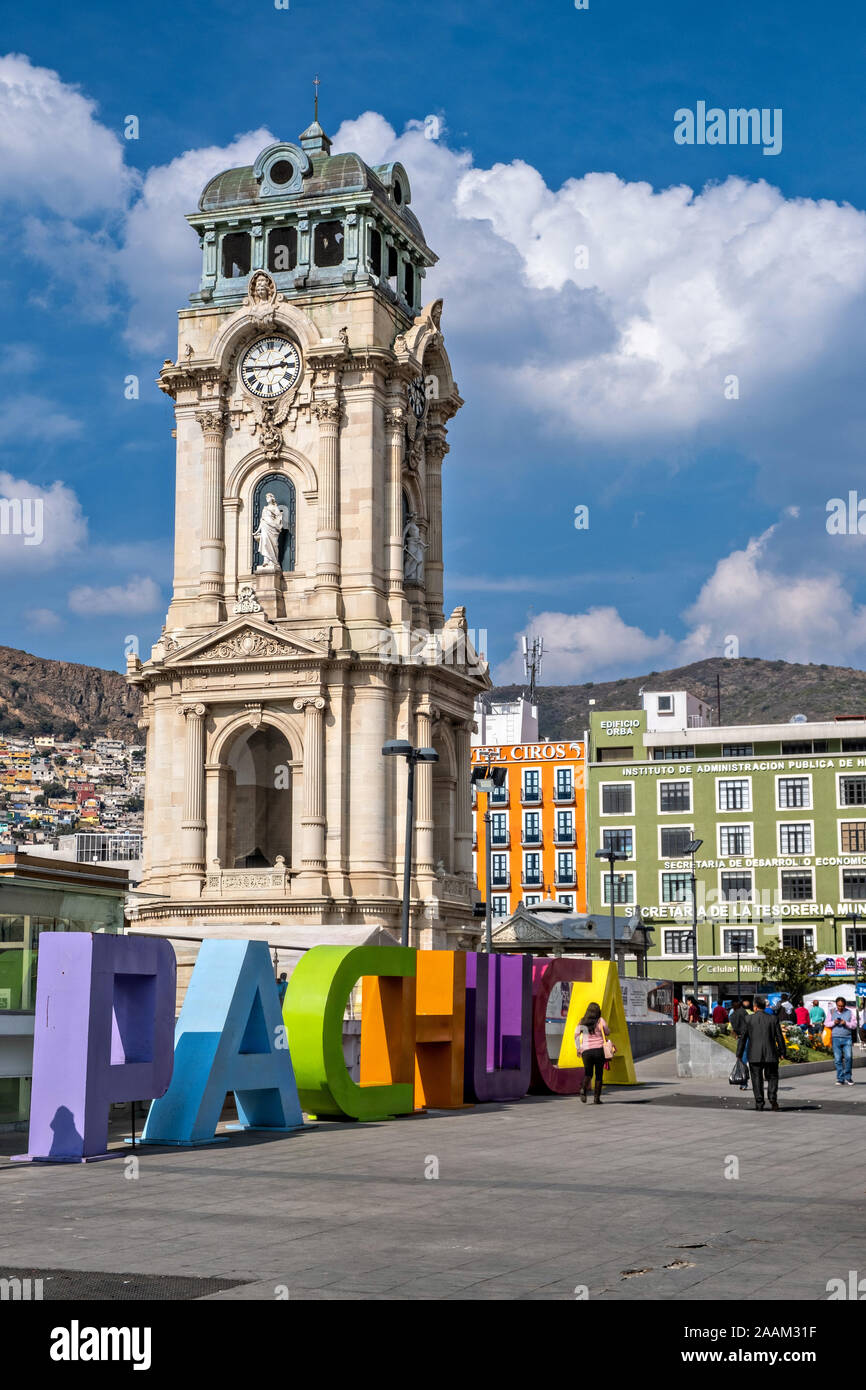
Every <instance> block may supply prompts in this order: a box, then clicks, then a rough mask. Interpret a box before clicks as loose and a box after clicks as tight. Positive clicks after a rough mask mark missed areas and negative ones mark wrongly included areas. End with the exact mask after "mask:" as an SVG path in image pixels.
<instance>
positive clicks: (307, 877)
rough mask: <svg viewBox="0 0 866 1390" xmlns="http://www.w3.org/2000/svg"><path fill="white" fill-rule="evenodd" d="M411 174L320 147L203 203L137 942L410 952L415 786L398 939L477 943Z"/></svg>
mask: <svg viewBox="0 0 866 1390" xmlns="http://www.w3.org/2000/svg"><path fill="white" fill-rule="evenodd" d="M411 201H412V194H411V186H410V183H409V178H408V175H407V173H406V170H405V169H404V168H403V167H402V165H400V164H396V163H395V164H388V165H380V166H377V167H375V168H370V167H369V166H368V165H366V164H365V163H364V161H363V160H362V159H360V158H359V157H358V156H357V155H355V154H340V155H332V154H331V142H330V140H329V139H328V137H327V135H326V134H325V132H324V131H323V130H322V128H321V126H320V125H319V124H318V122H317V121H315V122H314V123H313V125H311V126H310V127H309V129H308V130H306V131H304V133H303V135H301V136H300V138H299V140H298V142H297V143H296V144H292V143H278V144H274V145H270V146H269V147H268V148H267V149H264V150H262V152H261V154H260V155H259V156H258V158H257V159H256V161H255V163H254V164H253V165H252V166H250V167H247V168H241V169H228V170H226V171H225V172H224V173H222V174H219V175H218V176H217V177H216V178H214V179H211V181H210V182H209V183H208V185H207V186H206V188H205V189H204V191H203V193H202V195H201V198H200V201H199V206H198V209H197V211H195V212H194V213H192V214H190V215H189V218H188V220H189V222H190V223H191V225H192V227H193V228H194V230H195V231H196V232H197V234H198V236H199V241H200V245H201V249H202V277H201V283H200V285H199V288H198V290H197V291H196V292H195V293H194V294H192V295H191V297H190V303H189V306H188V307H186V308H183V309H181V310H180V314H179V337H178V353H177V360H176V361H174V362H172V361H167V362H166V363H165V364H164V366H163V368H162V371H161V373H160V376H159V386H160V388H161V389H162V390H163V391H164V392H165V393H166V394H167V395H168V396H170V397H171V399H172V401H173V402H174V413H175V421H176V429H175V436H176V439H177V474H176V496H175V551H174V585H173V594H172V599H171V604H170V607H169V610H168V615H167V618H166V622H165V626H164V628H163V630H162V633H161V635H160V637H159V640H158V641H157V642H156V644H155V645H154V647H153V649H152V652H151V655H150V657H149V659H148V660H147V661H145V662H141V661H140V660H139V659H138V657H130V659H129V670H128V675H129V679H130V680H131V681H132V682H134V683H135V684H136V685H138V687H139V688H140V689H141V691H142V695H143V717H142V725H143V727H144V728H145V729H146V736H147V783H146V791H145V812H144V830H145V836H144V839H145V849H144V876H143V880H142V884H141V888H142V893H143V896H142V899H141V904H140V905H139V907H138V908H137V909H136V918H137V921H138V923H139V924H140V925H144V926H147V925H151V926H153V927H154V928H156V929H158V930H160V931H162V932H163V933H164V934H166V935H169V936H170V935H171V934H172V929H173V928H174V929H177V928H180V927H187V928H195V929H198V928H203V929H204V931H205V934H206V930H207V927H208V926H209V925H210V926H218V925H223V926H228V925H230V924H238V923H240V924H242V925H243V927H244V929H247V928H248V929H249V931H250V934H251V935H252V934H255V933H256V932H258V931H261V929H262V927H263V926H266V925H268V926H274V925H278V926H283V927H285V926H299V927H300V926H306V927H312V928H321V939H322V940H327V939H328V929H329V928H344V927H349V926H356V927H365V926H369V927H370V928H371V929H374V928H375V927H376V926H385V927H388V928H391V929H393V930H395V931H397V930H399V920H400V902H401V894H402V865H403V854H404V824H405V815H406V791H407V769H406V764H405V762H404V761H403V759H401V758H386V757H383V756H382V752H381V750H382V745H383V744H384V743H386V742H387V741H388V740H389V739H407V740H409V741H410V742H411V743H412V744H413V745H414V746H416V747H422V746H432V747H433V748H435V750H436V751H437V753H438V755H439V756H438V761H437V762H436V763H434V764H429V763H428V764H420V765H419V766H418V768H417V772H416V778H417V781H416V795H415V812H416V814H415V830H414V859H413V876H412V916H411V923H412V941H413V944H417V945H425V946H446V945H448V946H451V947H453V946H455V945H457V944H464V945H465V944H470V943H471V941H472V940H473V939H474V937H475V935H476V927H475V925H474V923H473V917H472V905H473V901H474V899H475V896H476V894H475V890H474V879H473V872H472V831H471V812H470V788H469V762H470V757H469V744H470V734H471V730H472V717H473V701H474V699H475V697H476V696H477V695H478V693H479V692H481V691H483V690H485V689H487V688H488V687H489V684H490V682H489V677H488V675H487V668H486V663H485V662H484V661H483V659H482V658H481V657H479V656H478V655H477V653H476V652H475V650H474V648H473V645H472V643H471V641H470V640H469V634H468V630H467V626H466V617H465V610H464V609H462V608H456V609H454V611H453V612H452V613H451V615H450V616H449V617H448V618H447V619H446V617H445V613H444V611H443V570H442V488H441V470H442V464H443V460H444V458H445V456H446V454H447V453H448V442H447V432H448V423H449V421H450V420H451V418H452V417H453V416H454V414H455V413H456V412H457V410H458V409H459V408H460V406H461V404H462V401H461V399H460V395H459V393H458V390H457V385H456V383H455V381H454V378H453V376H452V373H451V366H450V363H449V360H448V355H447V353H446V351H445V344H444V339H443V335H442V329H441V323H440V318H441V312H442V304H441V301H439V300H434V301H433V302H431V303H426V304H425V303H424V296H423V292H422V287H423V281H424V276H425V273H426V271H427V269H428V267H430V266H432V265H433V264H435V260H436V257H435V256H434V254H433V253H432V251H431V250H430V248H429V247H428V246H427V243H426V241H425V239H424V234H423V232H422V229H421V226H420V224H419V222H418V220H417V218H416V217H415V215H414V213H413V212H412V210H411Z"/></svg>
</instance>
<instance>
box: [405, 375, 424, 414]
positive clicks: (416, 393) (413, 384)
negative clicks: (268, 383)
mask: <svg viewBox="0 0 866 1390" xmlns="http://www.w3.org/2000/svg"><path fill="white" fill-rule="evenodd" d="M409 405H410V407H411V409H412V411H413V413H414V415H415V418H416V419H417V420H420V419H421V416H422V415H423V414H424V411H425V410H426V409H427V388H426V386H425V384H424V378H423V376H416V378H415V380H414V381H410V383H409Z"/></svg>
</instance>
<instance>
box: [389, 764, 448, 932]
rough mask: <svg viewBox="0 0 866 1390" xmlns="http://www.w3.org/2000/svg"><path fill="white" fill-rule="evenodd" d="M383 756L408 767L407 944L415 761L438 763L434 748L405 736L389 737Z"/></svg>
mask: <svg viewBox="0 0 866 1390" xmlns="http://www.w3.org/2000/svg"><path fill="white" fill-rule="evenodd" d="M382 756H383V757H385V758H397V757H399V758H405V759H406V763H407V766H408V768H409V783H408V787H407V789H406V845H405V849H404V854H403V920H402V924H401V929H400V945H401V946H408V945H409V903H410V899H411V895H412V839H413V834H414V830H415V767H416V764H417V763H438V761H439V754H438V753H437V752H436V749H435V748H413V747H412V745H411V743H409V742H408V741H407V740H406V739H405V738H392V739H389V740H388V742H387V743H386V744H384V745H383V747H382Z"/></svg>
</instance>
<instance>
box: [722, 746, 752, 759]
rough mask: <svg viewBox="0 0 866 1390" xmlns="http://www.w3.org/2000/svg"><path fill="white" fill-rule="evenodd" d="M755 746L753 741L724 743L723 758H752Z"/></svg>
mask: <svg viewBox="0 0 866 1390" xmlns="http://www.w3.org/2000/svg"><path fill="white" fill-rule="evenodd" d="M752 753H753V748H752V745H751V743H723V744H722V757H723V758H751V756H752Z"/></svg>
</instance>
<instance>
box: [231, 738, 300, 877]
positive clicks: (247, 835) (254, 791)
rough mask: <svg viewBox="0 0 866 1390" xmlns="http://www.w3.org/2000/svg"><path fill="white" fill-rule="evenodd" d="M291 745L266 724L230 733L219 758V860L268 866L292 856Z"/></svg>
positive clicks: (236, 865) (288, 860)
mask: <svg viewBox="0 0 866 1390" xmlns="http://www.w3.org/2000/svg"><path fill="white" fill-rule="evenodd" d="M292 761H293V759H292V749H291V745H290V743H289V741H288V739H287V738H286V736H285V734H283V733H282V732H281V730H279V729H277V728H274V727H273V726H272V725H270V724H264V725H262V726H261V727H260V728H258V729H251V730H250V731H249V732H248V733H246V734H241V735H239V736H238V737H237V738H235V739H234V740H233V742H232V744H231V746H230V748H229V749H228V752H227V754H226V758H225V776H224V781H223V794H224V798H225V822H224V825H225V836H226V842H225V860H224V862H225V865H226V867H228V868H233V869H254V868H271V867H273V865H274V863H275V861H276V858H277V855H278V854H281V855H282V856H283V858H284V859H285V861H286V863H287V864H291V862H292V800H293V796H292V790H293V789H292V780H293V772H292Z"/></svg>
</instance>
